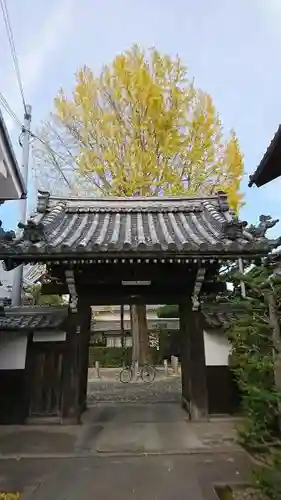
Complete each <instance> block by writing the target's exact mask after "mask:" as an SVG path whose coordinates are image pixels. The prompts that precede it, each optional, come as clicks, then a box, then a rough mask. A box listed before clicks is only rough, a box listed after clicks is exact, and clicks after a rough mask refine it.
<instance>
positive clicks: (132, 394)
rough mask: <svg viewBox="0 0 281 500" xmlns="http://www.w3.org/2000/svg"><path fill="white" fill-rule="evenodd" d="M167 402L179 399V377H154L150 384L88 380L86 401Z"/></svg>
mask: <svg viewBox="0 0 281 500" xmlns="http://www.w3.org/2000/svg"><path fill="white" fill-rule="evenodd" d="M134 401H136V402H139V403H140V402H141V403H164V402H165V403H168V402H177V403H180V401H181V378H180V377H173V376H171V377H169V378H168V379H164V380H163V379H156V380H155V381H154V382H153V383H152V384H145V383H144V382H130V383H129V384H122V383H121V382H120V381H117V380H116V378H115V379H113V380H100V381H99V380H89V381H88V402H89V404H92V403H101V402H127V403H129V402H134Z"/></svg>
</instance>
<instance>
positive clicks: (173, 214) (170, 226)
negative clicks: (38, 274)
mask: <svg viewBox="0 0 281 500" xmlns="http://www.w3.org/2000/svg"><path fill="white" fill-rule="evenodd" d="M245 226H246V223H243V222H240V221H238V219H237V218H236V217H235V216H234V215H233V213H232V212H231V211H229V209H228V205H227V199H226V195H225V194H224V193H219V194H218V195H217V196H212V197H208V198H202V197H171V198H164V197H157V198H155V197H151V198H149V197H148V198H139V197H135V198H101V199H87V198H85V199H82V198H80V199H78V198H69V199H66V198H53V197H51V196H50V195H49V194H48V193H40V195H39V198H38V208H37V213H36V214H35V215H34V216H33V217H32V219H30V221H29V222H28V224H27V225H26V226H25V227H24V231H23V236H22V238H21V239H19V240H16V242H14V243H13V244H12V245H10V247H9V248H10V251H14V252H16V253H17V254H18V255H19V254H21V255H23V254H25V255H26V254H33V255H34V254H38V253H40V254H42V253H44V254H47V255H50V254H55V255H56V256H59V255H69V254H70V253H72V254H73V253H75V254H79V255H85V256H86V255H87V256H89V255H93V256H98V255H101V254H103V255H105V254H106V255H109V254H110V255H116V256H119V255H120V253H124V252H127V253H128V252H129V253H134V254H137V253H142V254H151V253H154V254H155V253H156V252H157V253H160V254H161V253H162V254H163V253H169V254H170V253H175V254H177V253H179V252H181V253H183V254H198V253H199V254H208V255H210V254H211V255H221V254H224V255H230V254H237V253H238V254H245V255H247V254H252V253H258V254H263V253H267V250H268V243H267V240H266V238H259V239H257V238H255V237H254V236H253V235H252V234H251V233H250V232H249V231H247V230H245ZM6 248H7V247H6ZM0 250H1V248H0ZM2 253H3V249H2ZM82 258H83V257H82Z"/></svg>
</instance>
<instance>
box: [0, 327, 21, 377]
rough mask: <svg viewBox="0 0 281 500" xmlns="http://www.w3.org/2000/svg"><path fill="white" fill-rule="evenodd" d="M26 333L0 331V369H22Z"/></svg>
mask: <svg viewBox="0 0 281 500" xmlns="http://www.w3.org/2000/svg"><path fill="white" fill-rule="evenodd" d="M26 347H27V335H24V334H23V333H14V332H1V331H0V370H24V368H25V359H26Z"/></svg>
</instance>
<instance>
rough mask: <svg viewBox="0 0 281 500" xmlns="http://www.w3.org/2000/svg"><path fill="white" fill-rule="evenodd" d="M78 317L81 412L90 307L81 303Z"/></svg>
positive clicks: (85, 385) (85, 382)
mask: <svg viewBox="0 0 281 500" xmlns="http://www.w3.org/2000/svg"><path fill="white" fill-rule="evenodd" d="M79 316H80V318H81V331H80V340H81V343H80V345H81V356H80V358H81V367H80V394H79V404H80V409H81V412H83V411H85V410H86V407H87V385H88V367H89V343H90V336H91V316H92V311H91V307H90V306H89V305H87V304H84V303H81V307H80V308H79Z"/></svg>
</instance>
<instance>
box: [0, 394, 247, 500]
mask: <svg viewBox="0 0 281 500" xmlns="http://www.w3.org/2000/svg"><path fill="white" fill-rule="evenodd" d="M249 471H250V462H249V459H248V456H247V454H246V453H245V452H243V451H242V450H241V449H240V448H239V447H238V446H237V445H236V443H235V430H234V426H233V422H232V421H230V420H229V419H221V420H213V421H211V422H207V423H200V424H199V423H198V424H193V423H190V422H189V421H188V420H187V416H186V413H185V412H184V411H183V410H182V409H181V407H180V406H179V404H178V403H174V404H172V403H160V404H153V403H152V404H136V403H134V404H128V403H118V404H112V403H111V404H106V403H103V404H98V405H95V406H93V407H92V408H90V409H89V410H88V411H87V412H86V413H85V415H84V418H83V423H82V425H81V426H65V427H64V426H55V425H52V426H24V427H18V426H6V427H0V492H1V491H20V492H22V493H24V495H23V497H22V498H23V500H30V499H31V500H53V499H54V498H59V499H63V500H121V499H122V500H144V499H145V500H158V499H159V500H160V499H161V500H187V499H188V500H189V499H190V500H203V499H205V500H215V499H216V498H217V497H216V495H215V493H214V483H217V482H219V483H221V482H226V483H227V482H231V483H232V482H237V481H238V482H240V481H241V482H244V483H245V481H246V480H247V479H248V477H249Z"/></svg>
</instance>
